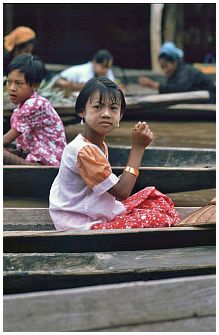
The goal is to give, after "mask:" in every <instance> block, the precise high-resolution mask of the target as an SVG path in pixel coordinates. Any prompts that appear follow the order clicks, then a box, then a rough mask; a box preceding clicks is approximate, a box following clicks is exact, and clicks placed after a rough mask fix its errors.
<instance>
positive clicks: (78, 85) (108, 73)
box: [54, 49, 115, 92]
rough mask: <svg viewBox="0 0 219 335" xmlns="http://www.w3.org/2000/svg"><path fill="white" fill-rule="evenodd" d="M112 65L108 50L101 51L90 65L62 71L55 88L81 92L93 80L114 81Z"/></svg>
mask: <svg viewBox="0 0 219 335" xmlns="http://www.w3.org/2000/svg"><path fill="white" fill-rule="evenodd" d="M112 65H113V56H112V54H111V53H110V52H109V51H108V50H106V49H101V50H99V51H97V52H96V53H95V55H94V56H93V58H92V60H91V61H89V62H88V63H86V64H81V65H75V66H71V67H69V68H67V69H66V70H64V71H62V72H61V73H60V74H59V75H58V77H57V79H56V80H55V82H54V86H55V87H59V88H61V89H64V90H66V91H68V92H74V91H80V90H81V89H82V88H83V87H84V85H85V83H86V82H87V81H88V80H89V79H91V78H98V77H106V78H108V79H110V80H112V81H114V80H115V77H114V74H113V71H112Z"/></svg>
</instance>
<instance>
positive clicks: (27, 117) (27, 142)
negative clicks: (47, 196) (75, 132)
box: [11, 92, 66, 166]
mask: <svg viewBox="0 0 219 335" xmlns="http://www.w3.org/2000/svg"><path fill="white" fill-rule="evenodd" d="M11 128H13V129H16V130H17V131H18V132H20V133H21V135H20V136H19V137H18V138H17V139H16V145H17V149H22V150H23V151H24V152H25V153H26V154H27V156H26V158H25V159H26V160H27V161H29V162H32V163H36V162H37V163H39V164H42V165H52V166H59V165H60V162H61V157H62V153H63V150H64V148H65V146H66V137H65V129H64V126H63V123H62V120H61V119H60V117H59V115H58V113H57V112H56V111H55V110H54V108H53V107H52V105H51V103H50V102H49V101H48V100H47V99H46V98H44V97H41V96H40V95H39V94H38V93H37V92H34V93H33V94H32V95H31V97H30V98H29V99H27V100H26V101H25V102H24V103H23V104H18V107H17V108H16V109H15V110H14V111H13V113H12V116H11Z"/></svg>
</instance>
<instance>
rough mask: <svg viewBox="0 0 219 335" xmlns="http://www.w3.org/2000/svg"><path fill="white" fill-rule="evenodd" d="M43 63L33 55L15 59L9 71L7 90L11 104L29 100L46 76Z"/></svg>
mask: <svg viewBox="0 0 219 335" xmlns="http://www.w3.org/2000/svg"><path fill="white" fill-rule="evenodd" d="M45 73H46V72H45V67H44V64H43V63H42V61H41V60H40V59H39V58H38V57H36V56H31V55H20V56H17V57H15V58H14V59H13V60H12V61H11V62H10V64H9V66H8V70H7V90H8V92H9V97H10V100H11V102H13V103H20V102H24V101H25V100H26V99H28V98H29V97H30V96H31V95H32V93H33V91H34V90H36V89H37V88H38V87H39V86H40V83H41V81H42V80H43V78H44V76H45Z"/></svg>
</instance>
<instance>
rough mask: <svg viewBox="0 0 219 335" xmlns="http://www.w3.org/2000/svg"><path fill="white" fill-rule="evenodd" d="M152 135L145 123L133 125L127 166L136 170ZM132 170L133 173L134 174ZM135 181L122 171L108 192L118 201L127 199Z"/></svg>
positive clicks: (129, 174)
mask: <svg viewBox="0 0 219 335" xmlns="http://www.w3.org/2000/svg"><path fill="white" fill-rule="evenodd" d="M152 138H153V133H152V132H151V130H150V128H149V126H148V125H147V124H146V122H139V123H138V124H136V125H135V127H134V129H133V132H132V148H131V150H130V153H129V157H128V161H127V166H130V167H132V168H134V169H135V170H138V169H139V167H140V165H141V160H142V157H143V154H144V150H145V148H146V147H147V146H148V145H149V144H150V143H151V141H152ZM135 170H134V172H135ZM136 180H137V176H136V175H134V174H133V173H130V172H128V171H123V174H122V175H121V176H120V180H119V181H118V183H117V184H116V185H114V186H113V187H112V188H111V189H110V190H109V191H108V192H109V193H110V194H112V195H113V196H114V197H115V198H117V199H118V200H125V199H127V198H128V197H129V196H130V194H131V192H132V189H133V187H134V185H135V182H136Z"/></svg>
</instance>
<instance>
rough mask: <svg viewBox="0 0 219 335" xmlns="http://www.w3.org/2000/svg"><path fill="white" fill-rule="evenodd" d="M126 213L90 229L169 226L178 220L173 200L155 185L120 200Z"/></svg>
mask: <svg viewBox="0 0 219 335" xmlns="http://www.w3.org/2000/svg"><path fill="white" fill-rule="evenodd" d="M122 203H123V205H124V206H125V208H126V213H125V214H122V215H118V216H116V217H115V218H114V219H113V220H112V221H111V222H108V223H103V224H94V225H93V226H92V227H91V228H90V229H92V230H98V229H129V228H159V227H170V226H173V225H175V224H177V222H179V221H180V218H179V214H178V212H177V211H176V209H175V208H174V203H173V201H172V200H171V199H170V198H169V197H168V196H166V195H164V194H162V193H161V192H159V191H158V190H156V188H155V187H153V186H152V187H145V188H144V189H143V190H141V191H139V192H137V193H135V194H133V195H132V196H130V197H129V198H128V199H126V200H124V201H122Z"/></svg>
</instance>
